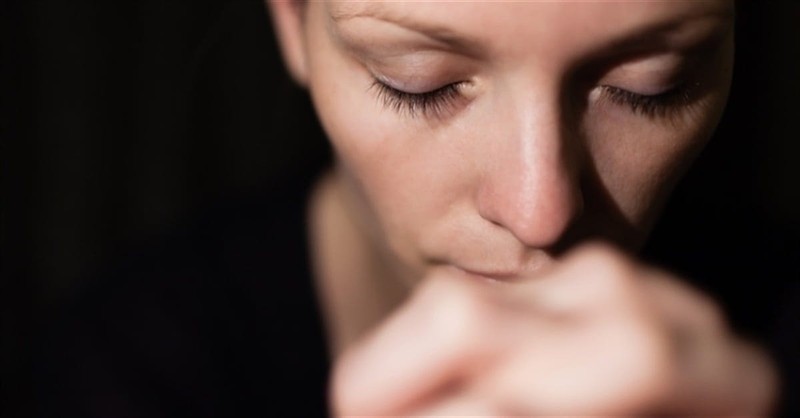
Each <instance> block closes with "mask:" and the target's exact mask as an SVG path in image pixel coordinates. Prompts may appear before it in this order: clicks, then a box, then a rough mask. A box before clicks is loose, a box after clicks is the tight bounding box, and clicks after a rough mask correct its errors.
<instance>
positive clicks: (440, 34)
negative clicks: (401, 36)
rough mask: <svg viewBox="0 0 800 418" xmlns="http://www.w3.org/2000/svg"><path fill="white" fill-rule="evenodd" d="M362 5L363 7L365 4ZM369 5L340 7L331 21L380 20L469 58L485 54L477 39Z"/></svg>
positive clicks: (374, 4) (333, 14) (334, 12)
mask: <svg viewBox="0 0 800 418" xmlns="http://www.w3.org/2000/svg"><path fill="white" fill-rule="evenodd" d="M361 4H362V5H363V3H361ZM368 4H369V6H367V7H361V8H358V9H357V10H355V9H353V10H351V9H350V8H349V7H342V6H340V7H339V8H338V9H336V10H331V13H330V14H331V19H332V20H333V22H334V23H342V22H346V21H349V20H353V19H358V18H366V19H373V20H378V21H382V22H386V23H390V24H393V25H396V26H399V27H402V28H405V29H408V30H410V31H412V32H416V33H418V34H420V35H423V36H424V37H426V38H427V39H428V40H429V41H432V42H434V43H435V44H438V45H439V46H441V47H443V48H446V49H449V50H453V51H458V52H461V53H462V54H464V55H467V56H481V55H483V53H484V52H485V48H484V47H483V44H482V43H481V42H480V41H479V40H478V39H476V38H471V37H469V36H465V35H463V34H459V33H457V32H455V31H453V30H452V29H450V28H448V27H446V26H442V25H439V24H436V23H431V22H421V21H418V20H415V19H412V18H409V17H408V16H403V15H399V14H390V13H387V12H386V10H385V9H382V8H380V7H378V6H379V3H368Z"/></svg>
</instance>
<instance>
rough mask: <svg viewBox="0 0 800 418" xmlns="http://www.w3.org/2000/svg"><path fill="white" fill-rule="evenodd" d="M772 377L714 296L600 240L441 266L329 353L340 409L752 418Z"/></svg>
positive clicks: (769, 393) (341, 412) (766, 401)
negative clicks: (524, 260)
mask: <svg viewBox="0 0 800 418" xmlns="http://www.w3.org/2000/svg"><path fill="white" fill-rule="evenodd" d="M775 376H776V374H775V372H774V370H773V366H772V365H771V363H770V362H769V359H768V358H767V356H766V355H765V354H764V352H763V351H762V350H760V349H759V348H758V347H756V346H754V345H752V344H750V343H748V342H746V341H744V340H742V339H740V338H738V337H736V336H735V335H734V334H733V333H732V332H731V331H730V330H729V329H728V328H727V325H726V324H725V320H724V318H723V315H722V314H721V313H720V310H719V308H718V307H717V305H716V304H715V302H714V301H712V300H711V299H709V298H708V297H706V296H704V295H702V294H700V293H699V292H698V291H696V290H694V289H692V288H690V287H689V286H687V285H685V284H684V283H682V282H681V281H680V280H678V279H677V278H675V277H671V276H670V275H668V274H667V273H664V272H662V271H658V270H655V269H653V268H650V267H647V266H643V265H641V264H639V263H638V262H636V261H635V260H632V259H631V258H629V257H628V256H626V255H624V254H622V253H620V252H618V251H617V250H615V249H613V248H610V247H608V246H605V245H600V244H592V245H587V246H583V247H581V248H578V249H576V250H574V251H572V252H571V253H570V254H568V255H566V256H565V257H564V258H563V260H561V261H559V262H558V263H557V264H555V265H553V266H552V267H550V268H548V270H547V271H545V272H543V273H542V274H540V275H537V277H533V278H530V279H525V280H519V281H515V282H511V283H489V282H483V281H480V280H469V279H467V278H465V277H459V276H458V275H453V274H437V275H435V276H432V277H428V278H426V279H425V280H424V281H423V282H421V284H420V285H419V286H418V288H417V289H416V290H415V292H414V294H413V295H412V297H410V298H409V300H408V301H407V302H406V303H405V304H404V305H403V306H401V308H399V309H398V310H397V311H395V312H394V313H393V314H392V315H391V316H390V317H389V318H388V319H387V320H385V321H384V322H383V323H382V324H380V325H379V326H378V327H376V329H375V330H373V331H372V332H371V333H370V334H369V335H368V336H367V337H366V338H364V339H363V340H362V341H360V342H359V343H357V344H355V345H354V346H353V347H351V348H350V349H348V350H347V351H346V352H345V354H344V355H342V356H341V357H340V358H339V359H338V360H337V362H336V365H335V369H334V378H333V384H332V404H333V409H334V411H335V413H336V414H337V415H338V416H353V415H359V416H364V415H367V416H386V415H390V416H436V415H439V416H442V415H451V416H452V415H470V416H503V415H516V416H540V415H561V416H564V415H568V416H576V415H577V416H580V415H595V416H597V415H604V416H632V415H642V414H648V415H649V414H658V415H674V416H686V415H692V416H711V415H713V416H725V415H739V416H742V415H747V416H764V415H767V414H769V408H770V406H771V403H772V402H773V400H774V399H773V398H774V397H775V393H776V391H777V382H776V377H775Z"/></svg>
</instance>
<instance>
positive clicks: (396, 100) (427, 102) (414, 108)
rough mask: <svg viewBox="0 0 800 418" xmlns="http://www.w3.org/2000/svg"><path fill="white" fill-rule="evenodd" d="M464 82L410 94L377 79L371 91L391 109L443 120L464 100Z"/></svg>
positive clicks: (401, 112)
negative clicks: (374, 91) (442, 118)
mask: <svg viewBox="0 0 800 418" xmlns="http://www.w3.org/2000/svg"><path fill="white" fill-rule="evenodd" d="M464 83H465V82H464V81H459V82H455V83H450V84H447V85H445V86H442V87H439V88H437V89H435V90H431V91H427V92H423V93H409V92H407V91H403V90H399V89H396V88H394V87H392V86H389V85H388V84H386V83H384V82H382V81H380V80H378V79H375V81H374V82H373V83H372V86H371V89H373V90H376V91H377V96H378V99H379V100H380V101H381V102H382V103H383V105H384V106H386V107H387V108H389V109H392V110H394V111H395V112H397V113H400V114H404V115H408V116H410V117H417V116H420V115H421V116H424V117H437V118H441V117H443V116H445V115H447V114H448V113H449V112H450V111H452V109H453V106H454V105H456V104H457V102H458V101H460V99H463V97H464V96H463V94H462V93H461V88H462V86H463V85H464Z"/></svg>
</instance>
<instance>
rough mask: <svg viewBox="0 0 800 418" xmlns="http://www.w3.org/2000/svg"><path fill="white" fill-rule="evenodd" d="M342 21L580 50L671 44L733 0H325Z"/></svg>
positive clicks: (522, 46)
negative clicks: (646, 42) (632, 43)
mask: <svg viewBox="0 0 800 418" xmlns="http://www.w3.org/2000/svg"><path fill="white" fill-rule="evenodd" d="M326 9H327V11H328V13H329V16H330V18H331V19H332V21H333V22H335V23H337V24H341V25H347V24H353V22H364V21H368V22H369V21H372V22H373V23H375V22H379V23H383V24H388V25H393V26H396V27H399V28H402V29H404V30H407V31H409V32H413V33H415V34H418V35H421V36H425V37H427V38H429V39H430V40H431V41H436V42H441V43H445V44H446V43H450V44H453V45H457V44H462V45H464V44H467V45H470V46H471V47H473V48H483V49H491V50H492V51H493V52H494V53H503V52H507V53H514V52H524V53H530V52H531V49H541V50H543V51H546V52H547V53H548V54H549V55H551V56H552V55H554V54H556V55H557V54H559V53H561V54H563V55H569V54H584V53H590V52H591V51H599V50H603V49H604V48H611V47H614V46H621V45H623V44H625V42H627V41H634V40H635V41H642V40H643V39H644V40H646V39H648V38H652V39H650V40H653V41H655V40H658V41H659V42H662V43H664V44H666V45H667V46H670V45H671V44H674V45H679V44H681V43H688V42H690V41H691V40H692V38H698V37H699V36H701V35H703V34H707V33H708V32H711V31H713V30H714V29H720V28H724V27H726V26H730V25H729V23H730V22H732V16H733V1H732V0H666V1H658V0H639V1H637V0H627V1H602V0H595V1H576V0H572V1H513V2H510V1H477V2H473V1H464V2H449V1H430V2H428V1H424V2H397V1H358V2H353V1H329V2H327V3H326Z"/></svg>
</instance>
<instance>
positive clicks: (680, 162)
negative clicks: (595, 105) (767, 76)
mask: <svg viewBox="0 0 800 418" xmlns="http://www.w3.org/2000/svg"><path fill="white" fill-rule="evenodd" d="M723 104H724V99H721V98H718V97H711V98H710V99H709V102H708V103H706V104H704V105H703V109H704V110H703V112H702V113H700V114H698V116H697V117H693V118H692V120H691V121H690V123H681V124H677V123H671V122H667V121H656V120H649V119H647V118H645V117H641V116H635V115H627V116H622V115H619V114H610V113H616V112H614V111H613V110H610V111H609V114H604V115H602V116H599V115H596V116H597V117H595V118H594V119H592V118H590V120H589V123H588V124H587V130H586V137H587V140H588V145H587V148H588V153H589V155H590V162H591V163H590V168H589V171H590V175H591V176H593V177H594V179H595V180H594V181H595V184H596V187H599V188H601V189H602V190H601V193H602V194H603V195H605V196H606V198H607V199H608V200H610V203H611V204H612V205H613V206H614V210H615V211H618V214H619V216H621V217H622V218H623V219H624V221H625V222H626V223H627V224H628V225H629V226H630V227H632V228H634V229H635V230H636V231H638V235H640V238H643V236H644V235H645V234H646V233H647V232H648V230H649V229H650V227H651V226H652V224H653V223H654V221H655V219H656V218H657V216H658V214H659V211H660V209H661V207H662V206H663V203H664V202H665V200H666V198H667V197H668V195H669V193H670V192H671V190H672V188H673V187H674V185H675V184H676V183H677V181H678V180H679V179H680V177H681V176H682V175H683V173H684V172H685V171H686V169H687V168H688V166H689V165H690V163H691V162H692V161H693V160H694V158H695V157H696V155H697V154H698V153H699V151H700V150H701V149H702V148H703V146H704V145H705V143H706V142H707V141H708V139H709V138H710V137H711V134H712V132H713V130H714V127H715V126H716V123H717V121H718V119H719V115H720V113H721V109H722V107H723Z"/></svg>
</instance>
